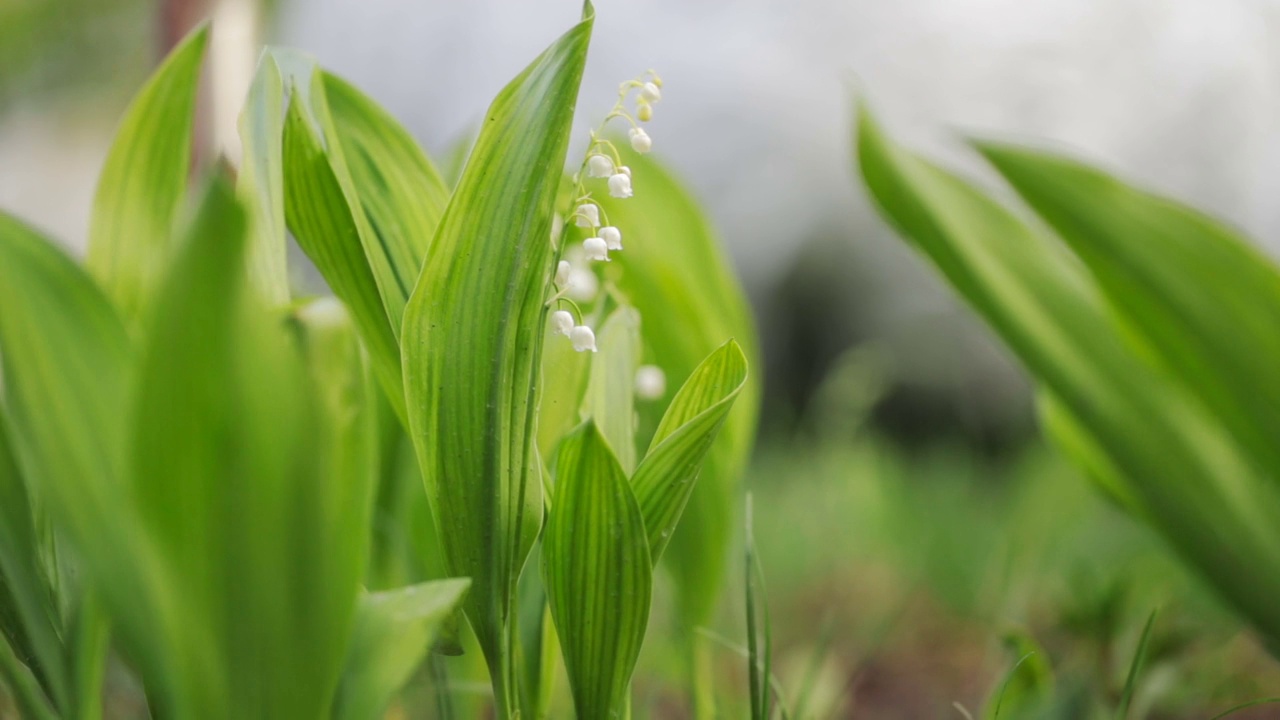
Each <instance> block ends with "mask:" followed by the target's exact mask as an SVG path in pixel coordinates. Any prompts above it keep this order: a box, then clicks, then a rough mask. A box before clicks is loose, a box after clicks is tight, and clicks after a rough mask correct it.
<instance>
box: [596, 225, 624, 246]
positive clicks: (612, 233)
mask: <svg viewBox="0 0 1280 720" xmlns="http://www.w3.org/2000/svg"><path fill="white" fill-rule="evenodd" d="M600 237H601V238H602V239H603V240H604V244H605V247H607V248H609V249H610V250H621V249H622V231H621V230H619V229H618V228H616V227H613V226H612V225H610V226H608V227H602V228H600Z"/></svg>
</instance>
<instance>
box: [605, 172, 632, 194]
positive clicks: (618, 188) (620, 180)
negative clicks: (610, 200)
mask: <svg viewBox="0 0 1280 720" xmlns="http://www.w3.org/2000/svg"><path fill="white" fill-rule="evenodd" d="M618 169H619V170H623V169H624V168H618ZM609 194H610V195H612V196H613V197H616V198H629V197H631V172H630V171H627V172H618V173H616V174H614V175H611V176H610V177H609Z"/></svg>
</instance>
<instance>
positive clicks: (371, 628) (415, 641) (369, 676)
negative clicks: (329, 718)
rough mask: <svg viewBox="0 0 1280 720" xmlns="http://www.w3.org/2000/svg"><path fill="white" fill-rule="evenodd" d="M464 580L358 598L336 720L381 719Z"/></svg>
mask: <svg viewBox="0 0 1280 720" xmlns="http://www.w3.org/2000/svg"><path fill="white" fill-rule="evenodd" d="M468 584H469V581H467V580H466V579H454V580H436V581H433V582H427V583H421V584H418V585H411V586H409V587H405V588H399V589H396V590H386V591H383V592H377V593H369V594H366V595H364V596H363V597H362V598H361V599H360V608H359V610H358V611H357V613H356V623H355V628H354V630H353V633H352V637H351V646H350V648H348V650H347V659H346V670H345V671H344V673H343V676H342V685H341V686H340V688H339V690H338V700H337V703H336V704H335V706H334V712H333V717H334V718H335V720H367V718H378V717H383V716H384V715H385V714H386V709H387V705H388V704H390V703H391V701H392V700H393V699H394V698H395V696H396V694H397V693H398V692H399V691H400V688H401V687H403V686H404V684H405V682H406V681H407V680H408V679H409V677H410V676H411V675H412V674H413V672H414V671H415V670H417V668H418V666H419V665H421V664H422V660H423V658H425V657H426V655H427V651H428V650H429V649H430V648H431V643H432V640H433V639H434V638H435V635H436V631H437V630H438V629H439V627H440V623H441V622H442V621H443V620H444V619H445V618H446V617H448V615H449V613H450V612H452V611H453V608H454V607H455V606H457V604H458V602H459V601H461V600H462V596H463V594H464V593H466V591H467V585H468Z"/></svg>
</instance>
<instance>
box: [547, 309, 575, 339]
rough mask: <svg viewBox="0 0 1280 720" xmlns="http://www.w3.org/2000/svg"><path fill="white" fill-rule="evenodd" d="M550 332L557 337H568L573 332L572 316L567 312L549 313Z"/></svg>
mask: <svg viewBox="0 0 1280 720" xmlns="http://www.w3.org/2000/svg"><path fill="white" fill-rule="evenodd" d="M551 330H552V332H554V333H555V334H557V335H564V336H566V337H567V336H568V335H569V331H571V330H573V314H572V313H570V312H569V311H568V310H557V311H555V312H553V313H551Z"/></svg>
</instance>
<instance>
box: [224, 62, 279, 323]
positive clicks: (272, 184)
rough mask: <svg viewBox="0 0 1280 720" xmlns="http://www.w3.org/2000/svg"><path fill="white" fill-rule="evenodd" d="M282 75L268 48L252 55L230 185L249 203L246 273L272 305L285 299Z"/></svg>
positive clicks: (247, 205) (246, 205)
mask: <svg viewBox="0 0 1280 720" xmlns="http://www.w3.org/2000/svg"><path fill="white" fill-rule="evenodd" d="M284 101H285V98H284V80H283V78H282V77H281V76H280V66H279V65H278V64H277V63H276V59H275V57H274V56H273V55H272V54H271V53H270V52H264V53H263V54H262V57H261V58H260V59H259V60H258V70H257V72H256V73H255V74H254V76H253V84H252V85H250V86H249V96H248V99H247V100H246V101H245V105H244V109H243V110H241V111H240V121H239V129H240V142H241V146H242V148H243V157H242V159H241V163H240V176H239V177H238V178H237V184H236V191H237V193H238V195H239V197H240V201H241V202H242V203H244V206H245V207H246V208H248V209H249V249H248V251H247V253H246V255H247V257H248V262H249V278H250V279H251V280H252V281H253V283H254V286H255V287H256V288H257V289H258V292H259V293H260V294H261V295H262V297H263V299H264V300H266V301H267V302H268V303H270V304H271V305H274V306H281V305H284V304H285V303H287V302H289V269H288V264H287V262H286V251H285V225H284V144H283V143H284V139H283V138H284V104H285V103H284Z"/></svg>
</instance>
